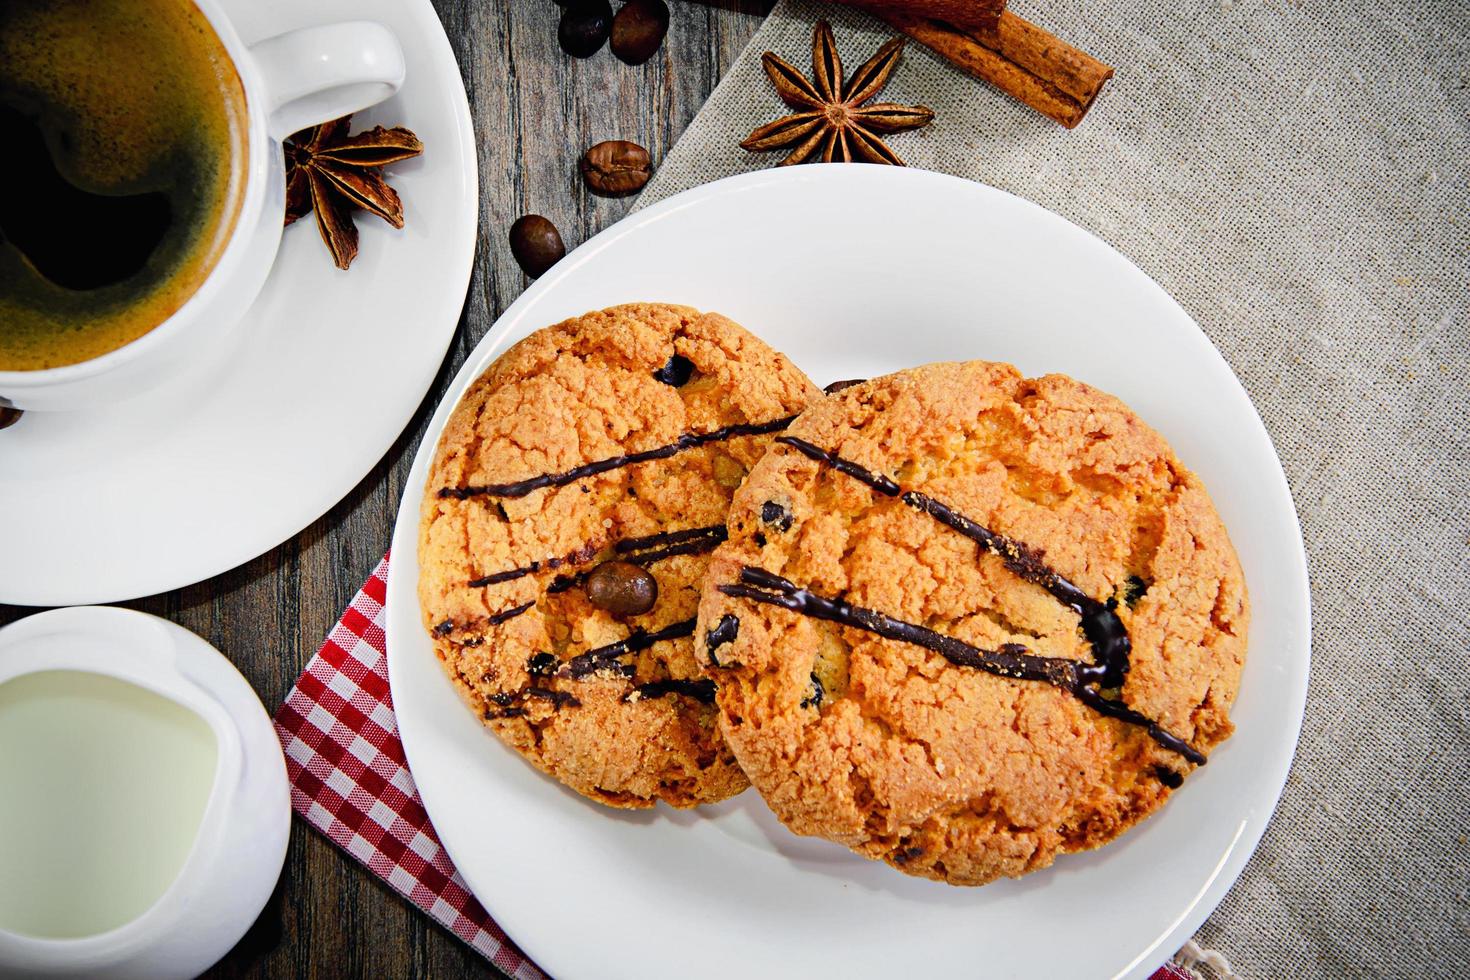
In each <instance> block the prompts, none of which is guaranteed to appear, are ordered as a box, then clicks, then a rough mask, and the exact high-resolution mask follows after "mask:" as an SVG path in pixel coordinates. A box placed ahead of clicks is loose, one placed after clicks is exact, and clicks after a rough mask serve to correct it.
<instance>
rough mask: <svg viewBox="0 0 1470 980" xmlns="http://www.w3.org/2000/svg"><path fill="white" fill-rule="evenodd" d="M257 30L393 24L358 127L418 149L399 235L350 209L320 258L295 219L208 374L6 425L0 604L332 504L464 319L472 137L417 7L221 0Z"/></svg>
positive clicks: (109, 593)
mask: <svg viewBox="0 0 1470 980" xmlns="http://www.w3.org/2000/svg"><path fill="white" fill-rule="evenodd" d="M224 6H225V7H226V9H227V10H228V11H229V13H230V15H231V17H232V18H233V19H234V21H235V24H236V25H237V27H238V29H239V31H240V35H241V36H242V37H243V38H244V39H245V40H246V41H247V42H251V41H255V40H259V39H260V38H263V37H267V36H269V35H272V34H276V33H280V32H281V31H286V30H290V29H292V28H295V27H300V26H305V25H308V24H315V23H328V22H331V21H336V20H353V19H367V20H377V21H381V22H382V23H384V24H386V25H388V26H389V27H390V28H392V29H393V31H394V32H395V33H396V34H397V35H398V38H399V40H400V42H401V43H402V45H403V50H404V54H405V56H406V58H407V63H408V74H407V80H406V81H405V83H404V85H403V88H402V90H401V91H400V92H399V93H398V95H397V96H395V97H394V98H393V99H392V100H390V101H389V102H386V103H384V104H383V105H380V106H378V107H376V108H374V109H371V110H368V111H367V112H364V113H361V114H360V115H359V116H357V117H356V118H355V119H354V126H353V128H354V131H356V130H357V129H360V128H363V127H371V126H372V125H374V124H377V123H382V124H384V125H396V124H402V125H405V126H407V127H409V128H410V129H412V130H413V131H414V132H416V133H417V134H418V135H419V137H420V138H421V139H422V140H423V141H424V145H425V147H426V150H425V152H424V155H423V156H422V157H420V158H419V159H416V160H410V161H408V162H406V163H403V164H400V165H398V166H396V167H393V168H390V170H389V182H390V183H391V184H392V185H393V186H394V188H396V189H397V190H398V192H399V194H400V195H402V197H403V201H404V212H405V216H406V221H407V227H406V228H404V230H403V231H401V232H400V231H395V230H394V229H392V228H391V227H389V226H388V225H387V224H386V223H384V222H382V221H379V220H378V219H376V218H373V217H371V216H367V215H360V216H359V217H358V219H357V224H358V228H359V230H360V232H361V236H362V239H361V241H362V251H361V253H360V254H359V256H358V258H357V261H356V262H355V263H354V264H353V266H352V269H351V270H350V271H348V272H340V271H338V270H337V269H336V268H334V267H333V265H332V262H331V259H330V258H329V256H328V254H327V249H326V246H325V245H324V244H323V243H322V241H321V237H320V235H319V234H318V232H317V229H316V224H315V220H314V218H311V217H308V218H307V219H305V220H302V221H299V222H297V223H296V224H295V225H292V226H291V227H290V228H288V229H286V236H285V240H284V241H283V242H282V243H281V251H280V255H279V256H278V258H277V260H276V266H275V269H274V270H273V271H272V273H271V278H270V280H269V281H268V282H267V283H266V286H265V289H264V291H263V292H262V293H261V295H260V298H259V299H258V300H257V301H256V303H255V305H254V306H253V307H251V309H250V311H249V313H248V314H247V315H246V317H245V320H244V322H242V323H241V324H240V325H239V327H238V328H236V330H235V331H234V332H233V334H232V335H231V337H230V340H229V341H228V342H229V343H230V344H231V345H232V350H230V351H229V352H228V353H226V354H225V355H224V356H223V357H222V358H221V359H220V361H219V362H218V363H217V365H216V366H213V367H211V369H209V370H207V371H200V372H197V374H196V375H194V376H185V377H183V378H181V379H180V380H179V382H177V383H175V384H172V385H170V386H169V387H167V388H165V389H158V390H155V391H151V392H148V393H146V394H144V395H142V396H140V397H138V398H136V399H133V400H132V401H130V402H128V403H126V404H124V405H121V406H118V407H116V408H113V409H109V410H106V411H100V412H84V413H67V414H54V413H53V414H49V415H48V414H41V413H29V414H27V415H26V416H25V417H24V418H22V419H21V421H20V422H19V423H18V424H17V425H15V426H14V427H13V428H10V429H7V430H3V431H0V603H15V604H20V605H71V604H78V603H95V602H112V601H117V600H121V599H130V598H134V597H136V596H143V595H151V594H153V593H156V592H162V591H166V590H168V589H174V588H178V587H180V586H184V585H188V584H190V583H193V582H197V581H200V580H201V579H205V578H209V577H210V576H212V575H217V574H219V573H220V572H223V571H226V570H228V569H230V568H233V567H235V566H236V565H239V564H240V563H242V562H244V561H248V560H249V559H251V558H254V557H255V556H256V555H259V554H260V553H262V552H264V551H266V550H268V549H269V548H271V547H273V546H275V545H277V544H279V543H280V542H282V541H284V540H286V539H287V538H289V537H291V536H292V535H293V534H295V533H296V532H298V531H300V530H301V529H302V528H303V527H305V526H306V525H308V524H310V523H311V522H312V521H313V520H315V519H316V518H318V517H320V516H321V515H322V514H324V513H326V511H327V510H328V509H329V508H331V507H332V505H333V504H335V503H336V502H337V501H338V500H340V499H341V498H342V497H343V496H344V495H345V494H346V493H347V492H348V491H349V490H351V489H352V487H353V486H355V485H356V484H357V483H358V481H360V480H361V479H362V478H363V476H364V475H366V474H367V472H368V471H369V470H370V469H371V468H372V466H373V464H374V463H376V462H377V461H378V459H379V458H381V457H382V455H383V453H384V452H385V451H386V450H387V449H388V447H389V446H391V445H392V443H393V440H394V439H395V438H396V437H397V436H398V434H399V433H400V432H401V431H402V430H403V427H404V425H405V424H406V423H407V422H408V420H409V419H410V418H411V417H412V416H413V413H414V411H415V409H416V408H417V407H418V405H419V403H420V401H421V400H422V399H423V396H424V393H425V392H426V391H427V390H428V388H429V385H430V383H431V382H432V381H433V378H434V374H435V372H436V371H437V370H438V368H439V365H440V363H441V362H442V361H443V359H444V353H445V351H446V350H447V349H448V346H449V342H450V340H451V339H452V338H453V336H454V330H455V326H456V325H457V323H458V322H459V315H460V310H461V309H462V307H463V305H464V296H465V290H466V288H467V286H468V284H469V276H470V267H471V261H472V259H473V258H474V250H475V230H476V222H477V217H478V213H479V208H478V170H477V166H476V161H475V142H474V129H473V126H472V124H471V122H470V114H469V105H468V102H467V100H466V98H465V90H464V85H463V83H462V82H461V80H460V75H459V68H458V65H457V64H456V62H455V58H454V53H453V51H451V50H450V47H449V41H448V39H447V38H446V37H445V36H444V30H443V28H442V27H441V26H440V24H439V19H438V17H437V15H436V14H435V13H434V10H433V8H432V7H431V6H430V5H429V3H428V0H360V2H352V0H318V2H314V3H311V4H301V3H295V2H290V0H225V3H224Z"/></svg>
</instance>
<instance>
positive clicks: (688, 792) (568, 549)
mask: <svg viewBox="0 0 1470 980" xmlns="http://www.w3.org/2000/svg"><path fill="white" fill-rule="evenodd" d="M816 395H817V390H816V389H815V387H814V386H813V385H812V384H811V382H810V381H808V380H807V378H806V376H805V375H803V374H802V373H801V371H799V370H798V369H797V368H796V367H795V366H794V365H792V363H791V362H790V361H789V360H788V359H787V358H785V357H784V356H783V355H781V354H779V353H777V352H775V351H774V350H772V349H771V348H770V347H768V346H767V345H766V344H764V343H763V342H761V341H760V340H758V339H757V338H756V337H754V336H753V335H752V334H750V333H749V332H748V331H746V330H745V329H743V328H742V327H740V326H739V325H738V324H736V323H734V322H732V321H730V320H728V319H726V318H725V317H722V316H719V315H717V314H712V313H700V312H699V311H697V310H693V309H690V308H688V307H680V306H666V305H658V304H631V305H627V306H619V307H614V308H612V309H608V310H602V311H598V312H594V313H588V314H586V315H585V316H582V317H578V318H575V319H572V320H568V321H566V322H564V323H560V324H557V325H555V326H551V327H547V328H545V329H543V330H540V331H538V332H537V333H535V334H532V335H531V336H530V337H527V338H526V339H525V340H523V341H521V342H520V343H518V344H516V345H515V346H513V347H512V348H510V349H509V350H508V351H506V352H505V353H504V354H503V355H502V356H501V357H500V358H499V359H498V360H497V361H496V362H495V363H494V364H493V365H491V367H490V368H489V370H487V371H486V373H485V374H484V375H483V376H482V377H481V378H480V379H479V380H477V381H476V382H475V383H474V384H473V385H472V386H471V387H470V389H469V390H468V391H467V392H466V394H465V396H464V398H463V399H462V400H461V402H460V404H459V405H458V406H457V407H456V408H455V410H454V413H453V415H452V416H451V417H450V420H449V422H448V423H447V425H446V427H445V430H444V434H443V436H442V437H441V439H440V442H439V447H438V451H437V453H436V456H435V459H434V463H433V466H432V468H431V470H430V476H429V480H428V485H427V487H426V489H425V495H424V502H423V509H422V518H421V525H420V537H419V562H420V577H419V601H420V607H421V611H422V614H423V621H424V625H425V628H426V629H428V630H429V633H430V635H431V636H432V637H433V640H434V647H435V652H436V653H437V655H438V657H439V659H440V660H441V661H442V662H443V665H444V668H445V670H446V671H447V672H448V674H449V676H450V678H451V679H452V680H453V681H454V683H455V685H456V686H457V687H458V688H459V690H460V692H461V693H462V694H463V696H464V698H465V699H466V701H467V702H468V703H469V705H470V706H471V708H472V709H473V710H474V711H475V712H476V713H477V714H478V715H479V716H480V717H482V718H483V719H485V722H486V724H488V725H489V726H490V728H491V729H492V730H493V731H494V732H495V734H496V735H498V736H499V737H500V738H501V740H502V741H504V742H505V743H506V744H507V745H509V746H511V747H512V748H513V749H515V750H516V751H518V752H519V753H521V754H522V755H523V756H525V757H526V758H527V759H528V760H530V761H531V762H532V763H533V764H534V765H536V766H537V767H538V768H540V769H541V770H543V771H545V772H546V773H548V774H550V775H551V776H554V777H555V778H557V779H559V780H561V781H562V782H563V783H565V784H567V785H568V786H570V787H571V788H573V789H575V790H576V791H578V792H579V793H582V794H584V795H586V796H588V797H590V798H592V799H594V800H597V801H599V802H601V803H605V804H608V805H611V806H618V807H646V806H652V805H653V804H654V803H655V802H657V801H658V800H663V801H665V802H667V803H669V804H671V805H674V806H679V807H686V806H693V805H696V804H699V803H706V802H713V801H716V800H721V799H724V798H726V797H728V796H731V795H734V794H735V793H738V792H740V791H741V790H743V789H744V788H745V786H746V785H747V783H746V780H745V777H744V775H743V774H742V773H741V772H740V769H739V767H738V766H737V765H736V764H735V761H734V759H733V757H732V755H731V753H730V751H729V749H728V747H727V746H726V745H725V744H724V742H723V740H722V739H721V738H720V735H719V732H718V727H717V724H716V718H715V711H714V708H713V706H712V704H710V703H709V702H710V701H712V699H713V685H712V684H711V683H710V682H709V681H708V680H707V679H703V678H701V677H700V674H699V671H698V668H697V665H696V664H695V662H694V659H693V641H692V639H691V635H692V633H693V625H694V623H693V620H694V616H695V610H696V606H697V603H698V594H699V585H700V582H701V579H702V577H703V574H704V571H705V568H706V566H707V564H708V561H709V555H710V552H711V551H712V550H713V548H714V547H715V545H717V544H718V543H719V542H720V541H721V540H723V539H724V535H725V530H724V521H725V512H726V510H727V509H728V507H729V503H730V497H731V494H732V493H733V492H734V489H735V488H736V487H737V486H739V484H740V482H741V481H742V480H743V479H744V477H745V475H746V473H747V472H748V471H749V469H750V467H751V466H752V465H753V464H754V463H755V461H756V460H757V459H759V458H760V456H761V454H762V453H763V452H764V451H765V449H766V447H767V446H768V445H769V443H770V439H771V438H772V434H773V433H776V432H779V431H780V430H781V429H783V428H784V427H785V425H786V423H787V422H788V421H789V419H790V417H791V416H793V415H795V414H796V413H797V412H799V411H800V410H801V409H802V408H803V407H804V406H805V405H806V404H807V403H808V402H809V401H810V400H811V399H812V398H814V397H815V396H816ZM630 457H632V458H631V459H630ZM610 559H617V560H620V561H624V562H628V563H631V564H633V565H636V566H639V567H641V568H643V569H645V570H646V571H647V572H648V573H650V574H651V575H652V576H653V578H654V580H655V581H656V582H657V598H656V600H655V601H654V603H653V606H652V608H650V609H648V610H647V611H646V612H644V613H642V614H640V615H624V616H616V615H613V614H612V613H611V612H609V611H607V610H606V609H604V608H600V607H599V606H597V605H594V604H593V602H592V601H591V600H590V599H589V596H588V591H587V588H586V584H587V578H588V576H589V573H590V572H591V571H592V570H593V569H594V568H596V567H598V566H599V565H600V564H601V563H603V562H605V561H608V560H610Z"/></svg>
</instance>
